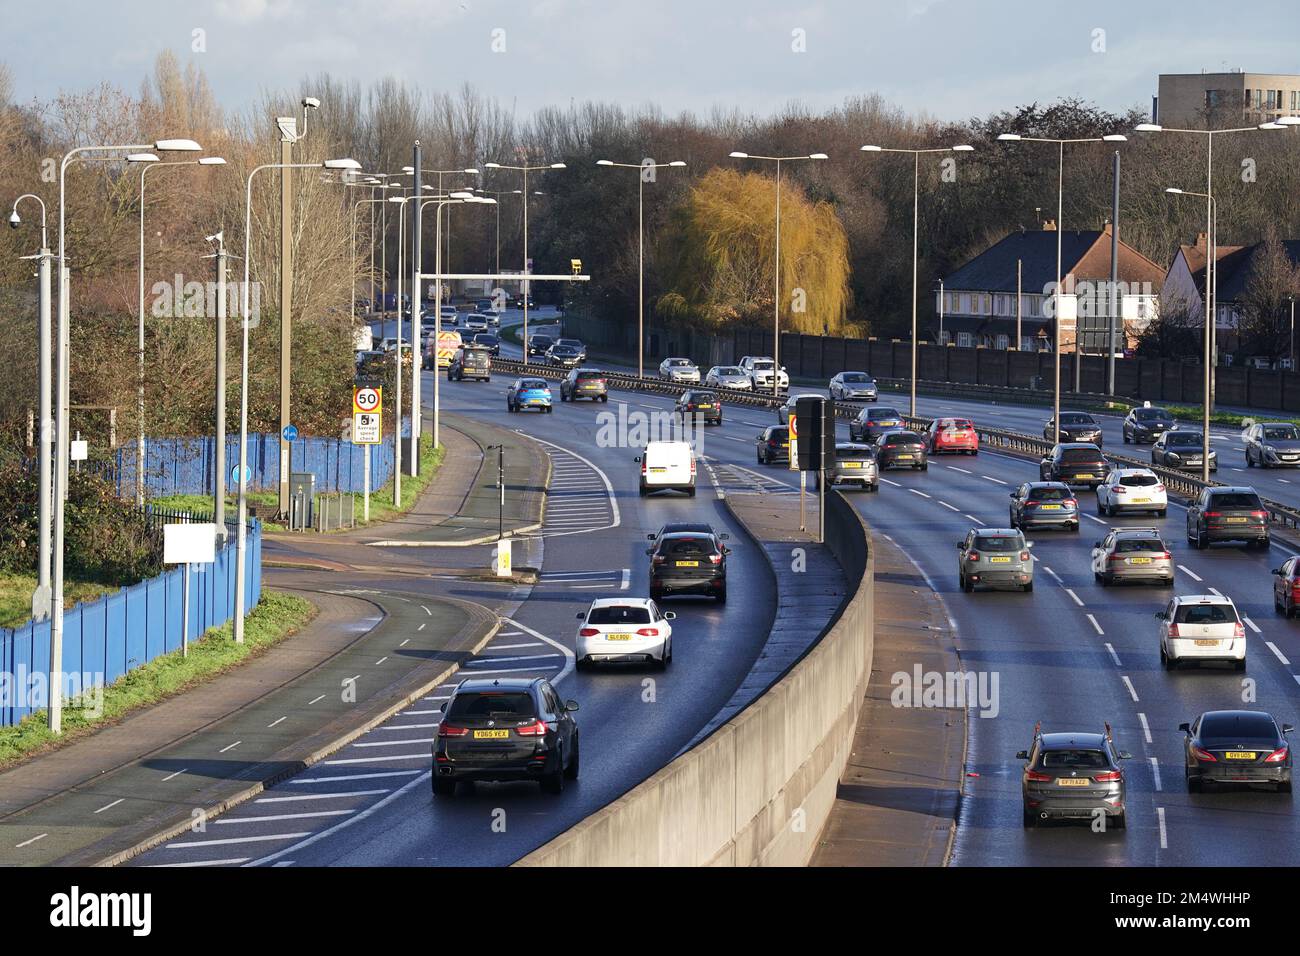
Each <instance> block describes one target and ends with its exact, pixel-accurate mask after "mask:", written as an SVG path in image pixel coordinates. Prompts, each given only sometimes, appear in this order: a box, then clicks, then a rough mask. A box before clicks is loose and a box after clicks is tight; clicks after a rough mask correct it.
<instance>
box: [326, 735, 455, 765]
mask: <svg viewBox="0 0 1300 956" xmlns="http://www.w3.org/2000/svg"><path fill="white" fill-rule="evenodd" d="M404 742H405V741H404ZM429 759H430V757H429V752H428V751H427V750H426V751H424V752H423V753H418V754H388V755H387V756H385V757H351V758H349V759H347V760H322V761H321V763H322V764H325V765H328V766H331V767H334V766H338V767H343V766H347V765H348V764H354V763H382V762H384V761H385V760H429Z"/></svg>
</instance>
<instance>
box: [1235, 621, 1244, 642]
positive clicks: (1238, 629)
mask: <svg viewBox="0 0 1300 956" xmlns="http://www.w3.org/2000/svg"><path fill="white" fill-rule="evenodd" d="M1245 636H1246V628H1245V627H1244V626H1243V625H1241V624H1240V623H1237V624H1234V625H1232V637H1233V639H1234V640H1238V641H1239V640H1241V639H1242V638H1244V637H1245Z"/></svg>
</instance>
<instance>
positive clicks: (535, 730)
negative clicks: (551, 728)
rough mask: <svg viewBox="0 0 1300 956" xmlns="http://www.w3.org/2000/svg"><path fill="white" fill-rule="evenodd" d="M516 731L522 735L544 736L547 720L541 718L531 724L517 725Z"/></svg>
mask: <svg viewBox="0 0 1300 956" xmlns="http://www.w3.org/2000/svg"><path fill="white" fill-rule="evenodd" d="M515 733H517V734H518V735H519V736H520V737H543V736H545V735H546V722H545V721H543V720H540V719H538V720H534V721H533V722H532V723H531V724H524V725H523V726H522V727H516V728H515Z"/></svg>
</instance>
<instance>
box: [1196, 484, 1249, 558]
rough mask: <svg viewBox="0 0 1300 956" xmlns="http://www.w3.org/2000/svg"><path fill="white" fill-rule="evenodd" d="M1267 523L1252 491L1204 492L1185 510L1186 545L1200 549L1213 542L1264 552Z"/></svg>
mask: <svg viewBox="0 0 1300 956" xmlns="http://www.w3.org/2000/svg"><path fill="white" fill-rule="evenodd" d="M1268 521H1269V515H1268V510H1267V509H1266V508H1265V507H1264V502H1262V501H1261V500H1260V498H1259V495H1258V494H1256V493H1255V489H1254V488H1234V487H1227V486H1225V487H1213V488H1205V489H1203V490H1202V491H1201V494H1200V496H1199V497H1198V498H1197V499H1196V500H1195V501H1194V502H1192V504H1190V505H1188V507H1187V541H1188V543H1189V544H1193V545H1195V546H1196V547H1197V548H1202V549H1203V548H1205V547H1207V546H1208V545H1210V544H1211V543H1213V542H1215V541H1244V542H1245V543H1246V545H1247V547H1252V548H1259V549H1260V550H1263V551H1267V550H1268V546H1269V533H1268Z"/></svg>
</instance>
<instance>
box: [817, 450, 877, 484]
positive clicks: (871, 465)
mask: <svg viewBox="0 0 1300 956" xmlns="http://www.w3.org/2000/svg"><path fill="white" fill-rule="evenodd" d="M820 482H821V476H820V475H819V474H818V473H817V472H813V487H814V488H816V487H818V486H819V485H820ZM836 485H857V486H858V487H859V488H861V489H862V490H863V491H879V490H880V470H879V469H878V468H877V467H876V456H875V453H874V452H873V451H872V449H871V446H870V445H862V444H858V443H857V442H840V443H839V444H837V445H836V446H835V470H834V471H833V472H832V473H831V475H830V486H831V487H832V488H833V487H835V486H836Z"/></svg>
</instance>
